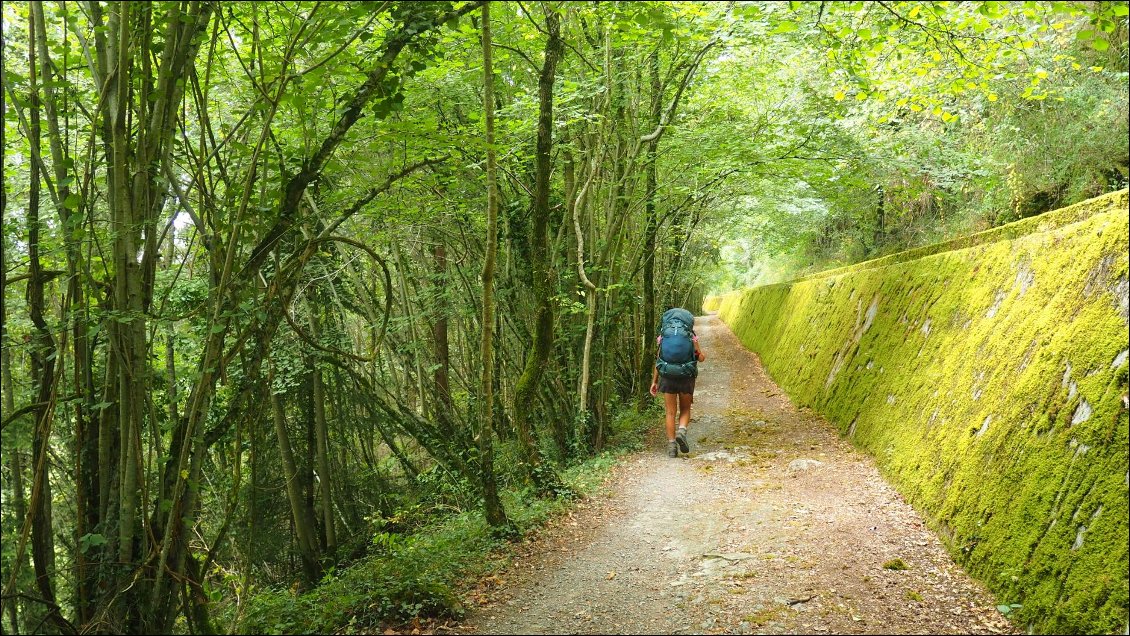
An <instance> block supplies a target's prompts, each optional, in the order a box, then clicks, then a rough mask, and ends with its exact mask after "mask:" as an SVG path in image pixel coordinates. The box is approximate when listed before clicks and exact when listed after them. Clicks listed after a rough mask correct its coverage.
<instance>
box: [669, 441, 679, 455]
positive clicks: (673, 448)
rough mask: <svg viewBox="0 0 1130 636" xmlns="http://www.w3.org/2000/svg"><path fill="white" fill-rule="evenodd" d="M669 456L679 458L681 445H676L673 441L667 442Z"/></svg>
mask: <svg viewBox="0 0 1130 636" xmlns="http://www.w3.org/2000/svg"><path fill="white" fill-rule="evenodd" d="M667 456H668V457H678V456H679V445H678V444H676V443H675V440H671V441H669V442H667Z"/></svg>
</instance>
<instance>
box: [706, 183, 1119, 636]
mask: <svg viewBox="0 0 1130 636" xmlns="http://www.w3.org/2000/svg"><path fill="white" fill-rule="evenodd" d="M1127 202H1128V195H1127V191H1126V190H1123V191H1121V192H1116V193H1113V194H1111V195H1107V196H1104V197H1100V198H1097V199H1092V200H1090V201H1085V202H1083V203H1080V204H1078V205H1075V206H1072V207H1070V208H1064V209H1062V210H1057V211H1055V212H1050V213H1048V214H1045V215H1041V216H1039V217H1033V218H1030V219H1025V220H1023V221H1019V222H1017V223H1013V224H1010V225H1007V226H1004V227H1002V228H997V229H995V230H991V231H989V232H984V233H981V234H977V235H971V236H969V237H964V238H962V239H958V240H956V241H950V242H947V243H943V244H939V245H936V246H929V247H925V248H920V249H918V250H912V251H910V252H904V253H902V254H896V255H893V256H889V257H886V258H884V259H879V260H877V261H872V262H869V263H860V264H859V265H856V266H852V267H847V268H840V269H837V270H833V271H830V272H826V273H824V274H823V275H817V276H810V277H807V278H805V279H802V280H797V281H792V282H790V283H783V284H777V285H767V286H764V287H756V288H753V289H748V290H744V291H741V292H735V293H733V294H729V295H726V296H722V297H717V298H711V299H708V300H707V302H706V303H705V308H706V309H708V310H714V309H717V310H718V311H719V312H720V315H721V317H722V319H723V320H725V321H726V322H727V323H728V324H729V325H730V327H731V328H732V329H733V330H734V332H735V333H736V334H737V335H738V337H739V338H740V339H741V341H742V342H743V343H744V344H745V345H746V346H747V347H749V348H750V349H752V350H754V351H756V352H757V353H758V354H760V356H761V358H762V361H763V362H764V364H765V367H766V369H767V370H768V371H769V373H770V374H771V375H772V376H773V378H774V379H775V380H776V381H777V383H778V384H780V386H781V387H782V388H783V389H784V390H786V391H787V392H788V393H789V395H790V396H791V397H792V398H793V400H794V401H795V402H797V403H798V404H800V405H804V406H809V407H812V408H813V409H815V410H816V411H818V412H820V413H821V414H823V415H824V416H825V417H827V418H828V419H829V420H830V421H831V422H833V423H834V424H835V425H836V426H838V427H839V429H840V430H841V432H842V433H843V434H844V435H845V436H847V437H849V438H850V439H851V440H852V441H853V442H854V443H855V444H856V445H858V446H860V447H862V448H865V449H867V450H868V451H870V452H871V453H872V454H873V455H874V456H875V457H876V460H877V463H878V464H879V466H880V469H881V470H882V471H883V472H884V474H885V475H886V476H887V478H888V479H889V480H890V481H891V482H892V484H894V485H895V487H896V488H898V489H899V491H900V492H901V493H902V494H903V495H904V496H905V497H906V498H907V500H908V501H910V503H911V504H912V505H914V506H915V508H917V509H918V510H920V511H921V512H922V513H923V514H924V515H925V516H926V517H927V518H928V519H929V520H930V522H931V523H932V525H933V527H934V528H935V530H937V532H938V533H939V535H940V536H941V537H942V538H943V540H944V541H945V542H946V543H947V544H948V546H949V548H950V550H951V552H952V553H953V554H954V556H955V557H956V558H957V559H958V561H959V562H961V563H962V564H963V565H964V566H965V568H966V570H967V571H968V572H970V573H971V574H972V575H974V576H976V577H978V578H979V579H981V580H982V581H984V582H985V584H986V585H987V586H988V587H989V588H990V589H991V590H993V591H994V592H995V593H996V594H997V596H998V599H999V602H1000V603H1002V604H1019V605H1021V607H1020V608H1018V609H1016V610H1015V613H1014V614H1013V618H1014V620H1016V622H1017V624H1018V625H1019V626H1020V627H1022V628H1024V629H1029V630H1034V631H1036V632H1040V633H1072V632H1089V633H1098V632H1105V633H1124V632H1125V630H1126V628H1127V620H1128V619H1127V603H1128V596H1130V582H1128V581H1130V571H1128V568H1130V562H1128V541H1130V534H1128V528H1127V525H1128V524H1127V501H1128V490H1130V459H1128V456H1130V441H1128V438H1127V436H1128V434H1127V422H1128V410H1127V409H1128V408H1130V404H1128V398H1127V369H1128V366H1130V365H1128V360H1127V358H1128V342H1127V341H1128V339H1130V338H1128V331H1127V329H1128V321H1130V317H1128V313H1130V308H1128V305H1130V301H1128V292H1130V284H1128V274H1130V256H1128V233H1130V212H1128V206H1127Z"/></svg>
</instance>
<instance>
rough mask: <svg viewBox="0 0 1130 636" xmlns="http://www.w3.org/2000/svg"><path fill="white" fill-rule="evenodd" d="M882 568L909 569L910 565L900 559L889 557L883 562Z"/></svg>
mask: <svg viewBox="0 0 1130 636" xmlns="http://www.w3.org/2000/svg"><path fill="white" fill-rule="evenodd" d="M883 569H884V570H909V569H910V566H909V565H907V564H906V561H903V560H902V559H891V560H890V561H887V562H886V563H884V564H883Z"/></svg>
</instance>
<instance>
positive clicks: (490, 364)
mask: <svg viewBox="0 0 1130 636" xmlns="http://www.w3.org/2000/svg"><path fill="white" fill-rule="evenodd" d="M483 112H484V114H485V117H484V119H485V120H486V145H487V175H486V176H487V243H486V255H485V257H484V260H483V272H482V280H483V318H482V324H481V326H482V331H483V334H482V342H481V355H482V364H483V372H482V378H481V384H480V390H481V391H482V397H481V400H480V405H479V407H480V408H479V411H480V415H479V418H478V426H477V427H476V431H475V433H476V435H475V436H476V442H477V443H478V444H477V445H478V450H479V476H480V479H481V481H482V488H483V513H484V514H485V515H486V518H487V523H489V524H490V526H491V527H492V528H496V529H502V528H506V527H508V525H509V521H508V520H507V518H506V509H505V508H503V506H502V501H501V500H500V499H499V498H498V483H497V481H496V480H495V475H494V444H493V436H494V427H493V426H492V423H493V422H494V380H493V377H492V376H493V374H494V269H495V258H496V256H497V253H498V185H497V184H498V177H497V175H498V166H497V157H496V153H495V149H494V70H493V68H492V65H491V37H490V2H485V3H483ZM437 267H438V258H437ZM444 324H445V329H446V321H445V322H444ZM438 340H439V339H438V338H437V342H438ZM443 341H444V347H445V348H446V346H447V337H446V334H445V335H444V339H443ZM444 353H445V357H446V351H445V352H444ZM444 373H445V378H444V381H445V383H446V369H445V370H444Z"/></svg>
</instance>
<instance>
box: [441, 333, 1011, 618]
mask: <svg viewBox="0 0 1130 636" xmlns="http://www.w3.org/2000/svg"><path fill="white" fill-rule="evenodd" d="M696 331H697V332H698V333H699V335H700V337H701V338H702V343H703V349H704V351H705V352H706V354H707V355H708V356H709V359H708V361H707V363H705V364H703V365H702V367H701V369H702V372H701V374H700V376H699V380H698V387H697V391H696V395H695V405H694V408H693V410H692V414H693V416H694V417H693V420H692V423H691V426H690V429H689V433H690V435H689V437H690V439H691V452H690V454H689V455H687V456H680V458H679V459H670V458H668V457H666V455H665V454H664V452H663V451H664V450H665V448H666V446H665V443H664V442H665V439H664V438H663V436H662V433H661V430H660V429H661V428H662V422H661V421H657V422H656V428H655V430H656V434H655V436H654V437H653V438H652V439H651V442H650V444H649V448H650V450H648V451H645V452H642V453H639V454H637V455H635V456H633V457H631V458H629V459H627V460H625V461H624V462H623V463H622V465H620V466H619V467H618V468H617V469H616V470H615V471H614V473H613V476H612V477H611V479H610V480H609V482H608V484H607V487H606V490H605V492H606V494H605V495H602V496H599V497H595V498H593V499H590V500H588V501H586V502H583V503H581V504H580V505H579V506H578V508H577V509H576V510H575V511H574V512H573V513H571V514H570V515H569V516H568V517H565V518H563V519H562V520H560V521H558V522H556V523H555V524H553V525H552V527H550V528H547V529H546V530H545V531H544V532H542V533H540V534H539V535H538V536H537V537H536V538H534V539H533V540H532V541H531V542H530V543H528V544H527V545H525V546H524V555H521V556H520V558H519V559H518V560H516V561H515V563H514V565H512V566H511V567H510V569H509V570H508V571H507V572H505V573H504V574H503V575H502V576H500V577H497V578H494V579H492V580H490V581H486V582H484V584H483V585H482V586H481V587H480V589H479V592H478V593H477V594H476V595H475V596H474V599H473V602H472V605H473V606H474V605H475V604H476V603H477V605H478V606H477V607H473V611H472V613H471V615H470V616H469V617H468V620H467V621H466V622H465V623H464V624H463V625H460V626H459V627H458V628H457V630H456V631H458V632H460V633H502V634H538V633H561V632H566V633H592V634H603V633H607V634H615V633H739V634H749V633H768V634H782V633H830V634H855V633H860V634H863V633H872V634H875V633H882V634H891V633H993V634H999V633H1016V630H1015V628H1014V627H1013V626H1012V625H1010V624H1009V623H1008V621H1007V620H1005V619H1004V617H1003V616H1002V615H1001V614H1000V613H999V612H997V610H996V609H995V603H994V601H993V598H992V597H991V595H990V594H989V593H988V592H986V591H985V590H984V588H983V586H981V585H980V584H979V583H977V582H976V581H974V580H972V579H970V578H969V577H968V576H967V575H966V574H965V573H964V572H963V571H962V570H961V569H960V567H958V566H957V565H955V564H954V562H953V560H952V559H951V558H950V556H949V555H948V554H947V553H946V551H945V549H944V548H943V547H942V544H941V543H940V542H939V540H938V538H937V537H936V536H935V535H934V534H933V533H932V532H931V531H930V530H929V529H927V528H926V527H925V524H924V522H923V520H922V518H921V516H919V515H918V514H917V513H916V512H915V511H914V510H913V509H912V508H911V507H910V506H909V505H907V504H906V503H905V502H904V501H903V499H902V498H901V497H900V496H899V495H898V493H897V492H895V491H894V489H892V488H891V487H890V486H889V485H887V483H886V482H885V481H884V480H883V478H882V477H881V476H880V475H879V472H878V470H877V469H876V467H875V463H874V461H873V460H872V459H871V458H870V457H869V456H867V455H865V454H863V453H860V452H858V451H856V450H855V449H853V448H852V446H851V445H850V444H849V443H847V442H845V441H844V440H842V439H841V438H840V437H839V435H838V434H837V433H836V431H835V430H834V429H833V428H832V427H831V426H830V425H829V424H828V423H827V422H825V421H824V420H822V419H820V418H819V417H817V416H815V415H813V414H811V413H807V412H804V411H801V410H798V409H797V408H796V407H795V406H793V405H792V403H791V402H790V401H789V400H788V398H787V397H786V396H785V395H783V394H782V393H781V391H780V389H778V388H777V386H776V385H775V384H774V383H773V381H772V380H771V379H769V377H768V376H767V375H766V373H765V371H764V370H763V369H762V367H761V363H760V361H759V360H758V359H757V357H756V356H755V355H754V354H752V353H750V352H748V351H746V350H745V349H744V348H743V347H742V346H741V345H740V344H739V343H738V341H737V339H736V338H735V337H734V335H733V334H732V333H731V332H730V330H729V329H728V328H727V327H726V325H725V324H723V323H722V322H721V321H720V320H719V319H718V318H717V317H716V316H706V317H702V318H699V319H698V323H697V328H696ZM896 559H898V560H901V564H903V565H905V567H906V569H902V570H899V569H889V568H888V567H884V565H888V566H891V565H895V564H894V563H892V561H894V560H896Z"/></svg>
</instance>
